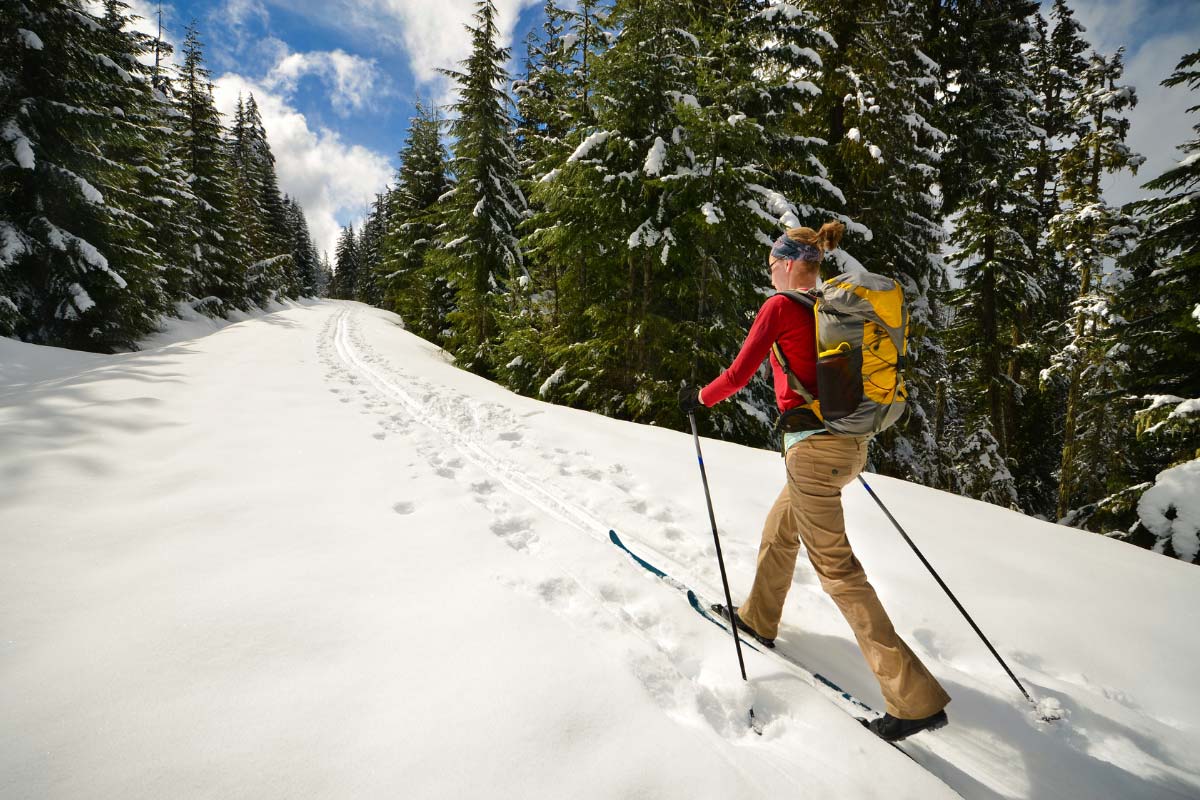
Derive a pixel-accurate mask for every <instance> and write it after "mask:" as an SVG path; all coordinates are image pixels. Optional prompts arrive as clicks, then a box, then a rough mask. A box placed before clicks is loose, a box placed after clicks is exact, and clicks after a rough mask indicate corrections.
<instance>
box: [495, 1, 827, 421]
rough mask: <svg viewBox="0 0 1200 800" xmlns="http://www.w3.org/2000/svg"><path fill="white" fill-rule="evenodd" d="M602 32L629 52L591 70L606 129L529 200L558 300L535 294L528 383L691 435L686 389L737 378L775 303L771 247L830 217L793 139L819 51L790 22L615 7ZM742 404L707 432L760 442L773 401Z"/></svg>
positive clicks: (738, 13)
mask: <svg viewBox="0 0 1200 800" xmlns="http://www.w3.org/2000/svg"><path fill="white" fill-rule="evenodd" d="M759 11H763V13H757V12H759ZM606 24H608V25H610V26H612V28H613V29H615V30H619V31H620V34H619V36H613V37H612V39H613V42H612V45H611V46H610V47H609V48H608V49H606V50H605V51H603V52H602V53H601V54H600V55H599V56H598V57H597V58H596V59H595V60H594V64H593V67H594V69H593V71H592V79H593V80H594V85H593V87H592V88H591V89H590V91H589V94H590V96H591V97H592V98H594V100H593V103H594V114H595V120H596V122H595V125H593V126H586V127H580V128H578V129H576V130H575V131H573V132H572V133H571V134H570V135H569V137H568V141H569V142H570V144H571V152H570V154H569V155H568V156H567V157H566V158H565V160H563V161H560V162H559V164H558V165H557V166H556V167H555V168H554V169H552V170H550V171H548V172H547V173H546V174H545V175H544V176H543V177H542V178H541V180H539V181H538V183H537V184H536V186H535V188H534V189H533V198H534V201H535V203H536V204H540V210H539V212H538V213H537V215H536V216H535V217H534V219H532V220H531V221H530V223H529V226H528V227H529V228H530V229H532V232H531V233H530V234H529V236H528V238H527V242H528V246H529V248H530V250H531V251H533V252H534V253H544V256H541V255H539V256H536V258H538V259H539V260H541V259H543V258H544V261H543V262H542V263H546V264H548V265H550V266H552V267H555V268H554V269H549V270H547V271H546V274H547V275H550V276H554V277H556V278H557V282H556V283H555V284H554V285H549V284H546V283H541V284H540V285H537V286H535V291H534V293H533V298H534V299H540V300H541V302H540V303H538V304H535V305H534V306H533V308H534V309H535V310H539V311H540V316H539V315H538V314H534V315H532V316H534V317H535V319H536V322H535V324H534V325H533V331H534V332H533V333H531V334H529V335H528V339H529V341H530V342H531V347H530V356H529V357H527V356H523V355H522V354H520V353H518V356H519V357H520V361H518V362H517V363H516V366H515V367H514V369H521V370H527V373H526V375H525V376H523V386H525V387H529V388H533V387H536V391H537V393H538V394H539V395H541V396H546V397H551V398H554V399H558V400H560V401H563V402H570V403H573V404H578V405H581V406H583V407H586V408H593V409H596V410H600V411H602V412H603V413H607V414H611V415H616V416H622V417H626V418H629V419H636V420H642V421H647V422H656V423H667V424H672V425H677V424H679V418H678V410H677V409H676V408H675V405H674V395H675V392H676V389H677V387H678V384H679V381H680V380H681V379H691V380H697V379H698V378H700V377H708V376H711V375H715V374H717V373H718V372H719V371H720V369H721V368H722V367H724V366H726V365H727V364H728V363H729V361H730V360H731V359H732V357H733V355H734V354H735V353H736V351H737V349H738V347H739V346H740V344H741V341H742V339H743V337H744V334H745V326H746V325H747V324H748V321H749V319H750V318H751V317H752V316H753V314H754V312H755V311H756V310H757V307H758V306H759V305H760V304H761V302H762V295H761V294H760V291H759V289H757V288H756V287H763V286H765V285H766V284H767V283H768V279H767V275H766V269H765V255H764V253H765V250H766V246H767V245H768V244H769V243H770V242H771V241H772V240H773V239H774V237H775V236H777V235H778V234H779V233H780V232H781V229H782V228H783V227H786V226H788V225H795V224H798V223H799V221H800V218H801V216H803V217H804V218H805V219H806V220H813V221H818V220H819V218H820V217H822V216H825V215H828V214H829V213H830V212H829V211H828V208H829V204H830V201H831V200H832V199H833V197H834V196H835V195H836V189H832V190H831V189H830V188H829V186H828V184H827V183H826V182H824V181H823V180H821V179H820V178H819V177H818V178H813V175H814V174H816V175H819V174H820V172H821V171H822V170H823V169H824V168H823V167H822V166H821V165H820V162H819V161H818V160H817V159H816V157H815V155H814V154H813V153H812V141H811V139H810V138H808V137H805V136H801V135H799V133H798V131H797V119H798V117H799V114H798V113H797V109H803V108H805V107H806V106H807V104H808V103H809V102H810V101H811V95H812V94H813V92H814V87H813V86H812V84H811V83H808V82H806V81H802V80H798V79H797V78H796V74H795V73H796V72H797V71H798V70H800V69H803V68H811V67H812V66H813V65H814V61H815V58H814V56H813V51H812V44H813V43H814V41H815V40H816V38H817V37H818V36H819V35H820V34H819V33H818V32H817V31H815V30H814V29H813V25H812V22H811V18H810V17H809V16H808V15H804V14H802V13H801V12H799V11H797V10H796V9H795V8H793V7H791V6H789V5H785V4H776V5H772V6H771V7H770V8H769V9H766V10H763V9H761V8H759V7H757V6H756V5H755V4H749V3H733V2H731V3H724V4H699V3H682V4H681V3H666V2H662V3H659V2H650V3H617V4H616V5H615V6H614V8H613V12H612V14H611V15H610V16H609V17H608V19H607V20H606ZM784 189H787V190H794V191H795V193H796V195H797V196H798V197H802V198H803V200H804V201H805V202H803V203H802V204H801V205H797V204H795V203H793V202H791V201H789V200H788V197H787V195H786V194H785V193H784V191H783V190H784ZM819 221H823V220H819ZM555 262H557V264H555ZM597 298H603V301H602V302H598V301H597ZM538 347H540V348H541V350H540V351H539V350H538V349H537V348H538ZM746 397H747V400H746V402H744V403H739V404H733V403H731V404H726V405H723V406H720V407H718V408H716V409H714V413H713V414H712V415H709V416H707V417H706V419H707V420H708V422H707V424H713V425H715V426H717V427H718V428H720V429H722V430H724V431H725V432H726V433H727V434H728V435H731V436H733V437H735V438H738V439H742V440H746V441H756V442H760V441H761V440H762V436H763V433H764V432H765V429H766V427H767V424H769V421H768V417H767V413H766V412H767V411H768V409H769V408H770V406H771V400H770V390H769V388H768V387H767V386H766V384H765V383H763V382H756V383H755V384H754V386H753V387H752V388H751V391H750V393H749V394H748V395H747V396H746Z"/></svg>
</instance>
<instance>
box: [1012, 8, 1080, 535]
mask: <svg viewBox="0 0 1200 800" xmlns="http://www.w3.org/2000/svg"><path fill="white" fill-rule="evenodd" d="M1050 20H1051V21H1052V22H1053V29H1051V28H1050V24H1049V23H1048V22H1047V20H1046V19H1045V18H1044V17H1042V16H1041V15H1040V14H1039V15H1038V16H1037V22H1036V35H1035V37H1034V41H1033V44H1032V47H1031V48H1030V50H1029V69H1030V74H1031V79H1032V89H1033V91H1034V93H1035V95H1036V101H1035V102H1031V103H1030V119H1031V120H1032V122H1033V123H1034V126H1035V128H1034V132H1035V134H1036V136H1035V138H1034V139H1032V140H1031V142H1030V146H1029V147H1028V148H1027V155H1026V159H1027V163H1026V165H1025V167H1024V169H1023V170H1022V172H1021V174H1020V175H1019V176H1018V179H1017V190H1018V191H1019V192H1020V193H1021V194H1023V195H1024V196H1026V197H1028V198H1029V199H1030V200H1031V201H1032V202H1031V204H1029V205H1027V206H1025V207H1024V208H1023V209H1022V210H1021V211H1020V213H1018V214H1015V217H1016V222H1017V227H1018V228H1019V229H1020V230H1021V234H1022V237H1023V238H1024V240H1025V244H1026V246H1027V247H1028V248H1029V250H1030V253H1031V263H1032V275H1033V277H1034V281H1035V282H1036V283H1037V286H1038V289H1039V291H1040V293H1041V297H1042V299H1041V301H1040V302H1037V303H1029V304H1026V305H1024V306H1019V307H1018V308H1017V309H1016V310H1015V313H1014V318H1013V322H1012V328H1011V333H1010V337H1011V342H1012V347H1011V348H1009V349H1008V352H1007V355H1006V357H1005V360H1006V365H1002V367H1001V368H1002V370H1004V373H1005V376H1006V378H1007V382H1008V384H1009V387H1010V391H1008V392H1006V393H1004V429H1005V430H1006V431H1007V433H1008V450H1009V453H1010V454H1011V456H1012V459H1011V463H1012V474H1013V479H1014V481H1015V482H1016V487H1017V495H1018V497H1019V498H1020V501H1021V505H1022V507H1023V508H1025V509H1026V510H1028V511H1030V512H1033V513H1038V514H1042V515H1045V516H1047V517H1049V516H1051V515H1053V514H1054V510H1055V506H1056V504H1057V501H1058V495H1057V491H1056V486H1057V483H1058V470H1059V465H1060V460H1061V459H1060V455H1061V451H1062V447H1061V441H1062V439H1061V436H1062V410H1063V408H1064V407H1065V405H1066V395H1065V393H1064V391H1063V390H1062V386H1061V384H1060V383H1058V382H1042V381H1041V380H1040V377H1039V376H1040V375H1041V374H1042V372H1043V371H1044V370H1045V369H1046V367H1047V366H1049V364H1050V358H1051V355H1052V353H1053V351H1054V346H1055V336H1054V334H1053V332H1054V331H1055V330H1056V329H1058V327H1059V326H1060V325H1061V324H1062V321H1063V320H1064V319H1066V318H1067V317H1068V316H1069V313H1070V312H1069V306H1070V301H1071V299H1072V288H1073V286H1074V281H1073V280H1072V279H1071V278H1070V275H1069V269H1068V268H1067V267H1065V266H1064V262H1063V258H1062V254H1061V253H1059V252H1058V250H1057V248H1055V246H1054V245H1053V243H1052V242H1050V241H1049V229H1050V220H1051V219H1053V218H1054V217H1055V216H1056V215H1057V214H1058V213H1059V211H1060V210H1061V207H1060V203H1059V197H1058V183H1059V179H1060V176H1061V171H1062V168H1061V163H1062V158H1063V155H1064V154H1065V153H1066V152H1067V151H1068V150H1069V148H1070V147H1071V146H1072V144H1073V143H1074V141H1075V140H1076V139H1077V138H1078V136H1080V135H1082V133H1084V132H1085V129H1086V125H1083V126H1082V127H1081V121H1080V120H1079V119H1078V118H1077V117H1076V116H1075V115H1074V114H1073V113H1072V103H1074V102H1075V99H1076V98H1077V96H1078V95H1079V92H1080V90H1081V88H1082V82H1081V76H1082V75H1083V74H1084V71H1085V69H1086V67H1087V59H1086V58H1085V57H1084V54H1085V53H1086V52H1087V49H1088V45H1087V42H1086V41H1084V40H1083V38H1082V32H1083V29H1082V27H1081V26H1080V25H1079V23H1078V22H1076V21H1075V19H1074V17H1073V14H1072V12H1071V9H1070V8H1069V7H1068V6H1067V5H1066V3H1065V2H1063V0H1056V1H1055V3H1054V5H1053V6H1052V8H1051V10H1050Z"/></svg>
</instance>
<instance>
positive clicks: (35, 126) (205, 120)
mask: <svg viewBox="0 0 1200 800" xmlns="http://www.w3.org/2000/svg"><path fill="white" fill-rule="evenodd" d="M102 6H103V13H101V14H95V13H92V12H91V11H89V9H88V7H87V6H85V5H84V4H83V3H81V2H79V0H66V1H65V2H63V1H59V0H53V1H49V0H38V1H36V2H15V1H14V0H5V2H2V3H0V141H2V142H3V145H4V146H3V147H0V335H6V336H14V337H17V338H19V339H22V340H24V341H28V342H33V343H37V344H49V345H58V346H63V347H72V348H78V349H83V350H93V351H97V352H111V351H112V350H114V349H119V348H132V347H136V343H137V341H138V340H139V339H141V338H143V337H145V336H146V335H148V334H149V333H152V332H153V331H154V330H156V327H157V325H158V322H159V320H160V319H161V318H162V317H163V315H171V314H175V313H178V310H179V309H178V304H181V303H185V304H187V305H188V306H190V307H191V308H192V309H194V310H196V311H200V312H202V313H206V314H210V315H212V316H224V315H226V314H228V313H230V312H231V311H234V310H246V309H249V308H251V307H253V306H262V305H264V304H266V303H268V302H269V301H271V300H273V299H275V298H280V297H301V296H313V295H315V294H317V293H318V292H320V291H321V288H322V286H323V281H324V278H323V275H322V270H321V264H320V261H319V258H318V255H317V251H316V248H315V247H314V246H313V243H312V239H311V237H310V236H309V232H308V226H307V224H306V222H305V220H304V214H303V212H302V210H301V209H300V207H299V206H298V205H297V204H296V203H295V202H294V201H293V200H292V199H290V198H289V197H287V196H286V195H283V194H281V193H280V191H279V185H278V182H277V179H276V175H275V162H274V157H273V156H272V154H271V148H270V147H269V146H268V145H267V135H266V131H265V130H264V128H263V124H262V119H261V117H260V116H259V111H258V107H257V105H256V103H255V100H254V97H253V96H250V97H247V98H245V99H244V101H241V100H240V101H239V104H238V110H237V114H236V116H235V118H234V119H233V120H232V121H230V123H229V124H227V123H226V121H225V120H223V119H222V118H221V116H220V115H219V114H218V112H217V109H216V106H215V104H214V102H213V94H212V83H211V82H210V79H209V73H208V70H207V69H206V68H205V65H204V53H203V44H202V41H201V38H200V32H199V30H198V29H197V28H196V26H195V25H194V24H193V25H192V26H191V27H189V28H188V30H187V33H186V39H185V41H184V44H183V46H182V52H181V54H180V55H181V59H179V65H178V66H172V64H171V61H169V56H170V54H171V48H170V45H169V44H167V43H166V42H165V41H163V39H162V37H161V36H159V37H150V36H147V35H145V34H142V33H138V32H136V31H134V30H133V29H132V28H131V27H130V25H129V22H130V19H129V9H128V6H127V5H126V4H125V3H122V2H120V1H119V0H105V2H104V3H103V4H102Z"/></svg>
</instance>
